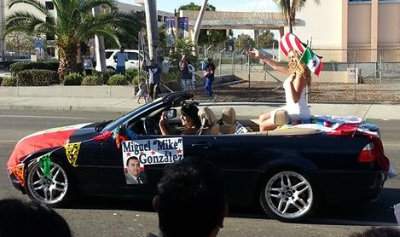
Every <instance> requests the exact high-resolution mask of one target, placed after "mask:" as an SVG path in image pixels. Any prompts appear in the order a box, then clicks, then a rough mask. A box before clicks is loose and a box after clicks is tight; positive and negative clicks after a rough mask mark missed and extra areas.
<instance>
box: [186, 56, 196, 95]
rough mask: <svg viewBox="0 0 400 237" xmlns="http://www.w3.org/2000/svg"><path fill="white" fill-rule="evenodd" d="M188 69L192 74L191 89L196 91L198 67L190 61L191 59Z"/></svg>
mask: <svg viewBox="0 0 400 237" xmlns="http://www.w3.org/2000/svg"><path fill="white" fill-rule="evenodd" d="M188 69H189V73H190V74H191V75H192V80H191V83H190V90H191V91H194V90H196V69H195V68H194V66H193V65H192V64H191V63H190V61H188Z"/></svg>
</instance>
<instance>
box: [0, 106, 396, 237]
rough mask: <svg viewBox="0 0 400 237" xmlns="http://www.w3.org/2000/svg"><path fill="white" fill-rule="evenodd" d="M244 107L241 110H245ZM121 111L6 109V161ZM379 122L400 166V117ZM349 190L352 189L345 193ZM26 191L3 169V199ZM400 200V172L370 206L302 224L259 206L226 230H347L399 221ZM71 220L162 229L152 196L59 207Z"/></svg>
mask: <svg viewBox="0 0 400 237" xmlns="http://www.w3.org/2000/svg"><path fill="white" fill-rule="evenodd" d="M239 113H240V111H239ZM116 116H118V113H96V112H90V113H88V112H43V111H41V112H40V113H39V112H31V111H29V112H26V111H25V112H24V111H10V110H0V131H1V133H0V163H1V166H3V167H4V166H5V162H6V159H7V157H8V155H9V153H10V151H11V149H12V147H13V146H14V144H15V143H16V142H17V140H18V139H20V138H21V137H23V136H25V135H27V134H29V133H32V132H34V131H37V130H42V129H46V128H51V127H56V126H62V125H68V124H74V123H81V122H86V121H92V120H93V119H95V120H103V119H104V120H105V119H111V118H114V117H116ZM374 122H376V123H377V124H378V125H379V126H380V127H381V129H382V134H383V139H384V144H385V149H386V154H387V155H388V156H389V157H391V159H392V162H393V164H394V166H395V168H396V169H397V170H399V171H400V142H399V140H400V137H399V136H398V134H399V132H400V126H399V125H400V121H395V120H388V121H381V120H376V121H374ZM343 195H346V194H345V193H344V194H343ZM6 197H17V198H23V199H26V197H25V196H23V195H22V194H20V193H19V192H17V191H16V190H14V189H13V188H12V187H11V185H10V183H9V181H8V178H7V173H6V171H5V169H4V168H1V169H0V199H2V198H6ZM397 202H400V178H399V177H396V178H394V179H391V180H389V181H388V182H387V183H386V188H385V190H384V192H383V194H382V196H381V198H380V199H379V200H378V201H377V202H376V203H373V204H369V205H367V206H364V207H346V208H326V209H325V210H323V211H321V213H320V214H319V216H317V217H315V218H313V219H312V220H310V221H308V222H306V223H302V224H287V223H280V222H278V221H275V220H270V219H267V218H265V217H264V216H263V215H262V214H261V212H260V211H258V210H237V209H233V210H231V214H230V217H229V218H227V219H226V221H225V227H224V229H223V230H222V232H221V234H220V236H223V237H224V236H225V237H227V236H232V237H236V236H238V237H239V236H240V237H242V236H257V237H258V236H274V237H280V236H282V237H290V236H296V237H303V236H304V237H311V236H347V235H348V234H349V233H351V232H352V231H359V230H363V229H365V228H368V226H371V225H394V224H395V218H394V215H393V208H392V206H393V204H395V203H397ZM57 211H58V212H59V213H61V214H62V215H63V216H64V217H65V218H66V219H67V221H68V222H69V223H70V225H71V227H72V229H73V231H74V234H75V236H78V237H80V236H82V237H83V236H93V233H96V236H99V237H101V236H145V235H146V233H148V232H156V231H157V216H156V214H155V213H154V212H153V211H152V208H151V206H150V203H149V202H148V201H120V200H114V199H112V200H106V199H94V200H93V199H89V200H84V201H81V202H80V203H77V204H76V205H75V206H74V207H72V208H69V209H58V210H57Z"/></svg>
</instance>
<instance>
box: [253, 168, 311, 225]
mask: <svg viewBox="0 0 400 237" xmlns="http://www.w3.org/2000/svg"><path fill="white" fill-rule="evenodd" d="M259 202H260V205H261V208H262V209H263V211H264V212H265V214H267V215H268V216H269V217H271V218H274V219H278V220H280V221H284V222H299V221H301V220H304V219H305V218H306V217H308V216H310V215H311V214H312V213H313V212H314V210H315V208H316V204H317V190H316V189H315V188H314V186H313V184H312V182H311V180H310V178H308V176H307V175H305V174H302V173H301V172H298V171H293V170H280V171H275V172H274V173H272V174H270V175H268V176H267V178H266V180H265V182H263V185H262V187H261V189H260V196H259Z"/></svg>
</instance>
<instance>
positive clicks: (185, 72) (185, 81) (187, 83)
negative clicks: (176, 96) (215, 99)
mask: <svg viewBox="0 0 400 237" xmlns="http://www.w3.org/2000/svg"><path fill="white" fill-rule="evenodd" d="M188 65H189V61H188V60H187V58H186V55H183V56H182V59H181V61H180V62H179V70H180V71H181V86H182V90H183V91H189V90H190V88H191V86H192V74H191V73H190V71H189V67H188Z"/></svg>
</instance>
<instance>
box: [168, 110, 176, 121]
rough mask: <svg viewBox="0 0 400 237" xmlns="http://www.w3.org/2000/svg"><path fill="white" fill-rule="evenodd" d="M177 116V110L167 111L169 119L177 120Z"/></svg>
mask: <svg viewBox="0 0 400 237" xmlns="http://www.w3.org/2000/svg"><path fill="white" fill-rule="evenodd" d="M177 114H178V113H177V111H176V109H169V110H167V111H166V116H167V119H174V118H176V116H177Z"/></svg>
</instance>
